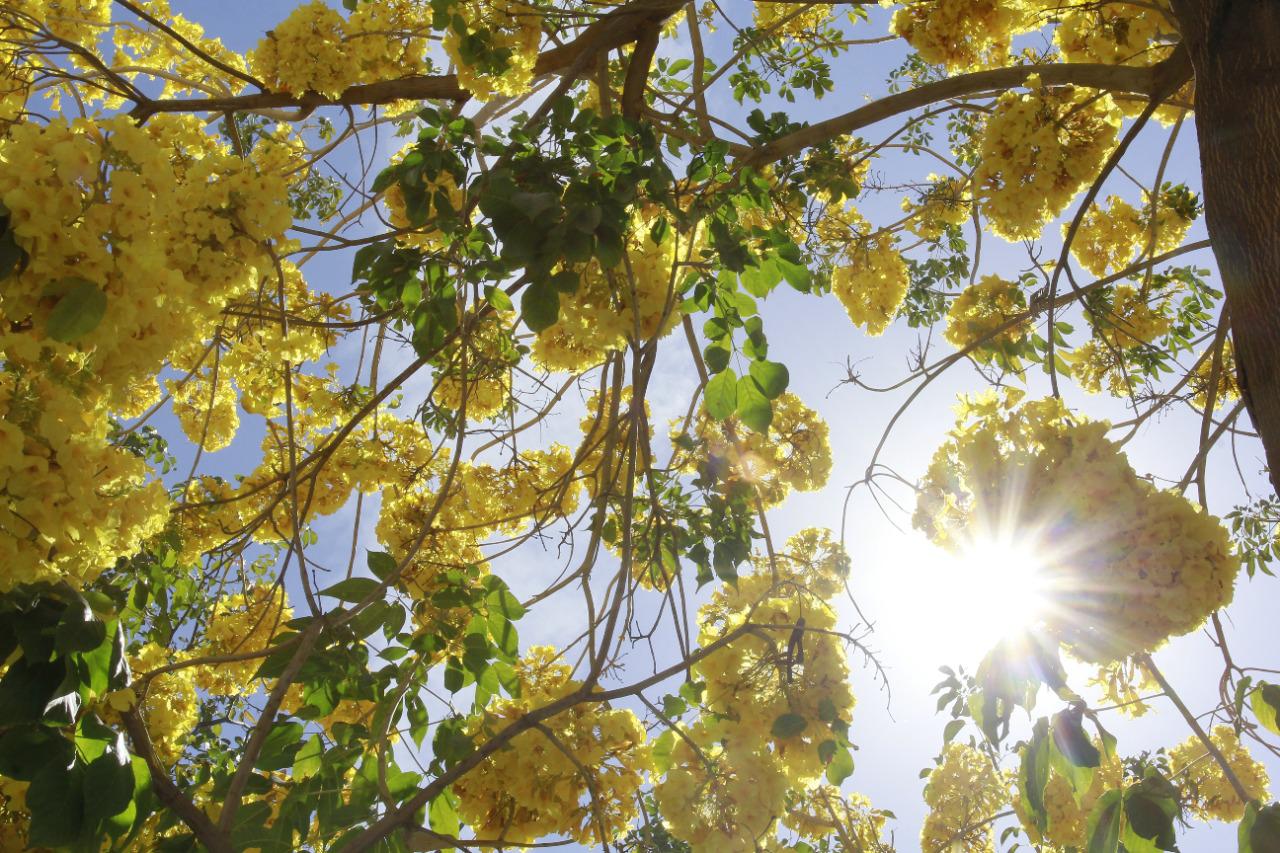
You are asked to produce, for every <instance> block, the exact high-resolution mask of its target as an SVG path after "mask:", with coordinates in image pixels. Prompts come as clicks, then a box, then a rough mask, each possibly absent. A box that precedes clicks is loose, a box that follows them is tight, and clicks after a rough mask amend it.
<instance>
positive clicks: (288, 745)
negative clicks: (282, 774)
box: [253, 722, 304, 770]
mask: <svg viewBox="0 0 1280 853" xmlns="http://www.w3.org/2000/svg"><path fill="white" fill-rule="evenodd" d="M303 731H304V730H303V725H302V723H298V722H287V723H276V724H275V726H273V727H272V729H271V731H270V732H269V733H268V734H267V739H266V741H265V742H264V743H263V745H262V752H260V753H258V760H257V761H255V762H254V764H253V766H254V767H256V768H257V769H259V770H283V769H284V768H286V767H290V766H292V765H293V761H294V756H296V755H297V754H298V752H299V751H300V750H301V748H302V735H303Z"/></svg>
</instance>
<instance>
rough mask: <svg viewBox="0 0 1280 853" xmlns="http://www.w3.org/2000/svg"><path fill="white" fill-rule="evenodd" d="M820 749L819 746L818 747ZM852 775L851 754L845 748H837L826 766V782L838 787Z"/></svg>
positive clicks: (847, 748)
mask: <svg viewBox="0 0 1280 853" xmlns="http://www.w3.org/2000/svg"><path fill="white" fill-rule="evenodd" d="M819 748H821V746H819ZM852 775H853V753H852V752H850V751H849V747H847V746H839V747H838V748H837V749H836V751H835V754H834V755H833V756H832V757H831V762H830V763H829V764H827V781H828V782H830V783H831V784H832V785H839V784H840V783H842V782H843V781H844V780H845V779H848V778H849V777H850V776H852Z"/></svg>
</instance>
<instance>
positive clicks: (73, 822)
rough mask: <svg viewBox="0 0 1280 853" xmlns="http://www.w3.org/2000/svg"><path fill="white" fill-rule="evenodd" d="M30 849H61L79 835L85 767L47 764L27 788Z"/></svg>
mask: <svg viewBox="0 0 1280 853" xmlns="http://www.w3.org/2000/svg"><path fill="white" fill-rule="evenodd" d="M27 811H28V812H30V813H31V824H30V826H29V827H28V829H27V842H28V843H29V844H30V845H31V846H32V847H40V846H44V847H62V846H64V845H68V844H70V843H71V842H73V841H75V840H76V838H78V837H79V836H80V830H81V827H82V825H83V823H84V766H83V765H79V764H78V765H76V766H75V767H73V768H71V769H67V768H66V767H65V766H62V765H58V764H50V765H47V766H46V767H45V768H44V769H43V770H41V771H40V772H39V773H38V774H36V778H35V779H32V780H31V787H29V788H27Z"/></svg>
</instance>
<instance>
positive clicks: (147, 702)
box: [129, 642, 200, 764]
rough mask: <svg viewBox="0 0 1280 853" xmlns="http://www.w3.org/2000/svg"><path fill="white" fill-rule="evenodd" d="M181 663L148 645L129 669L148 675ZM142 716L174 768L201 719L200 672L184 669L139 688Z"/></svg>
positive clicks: (135, 654)
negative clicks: (197, 690) (198, 684)
mask: <svg viewBox="0 0 1280 853" xmlns="http://www.w3.org/2000/svg"><path fill="white" fill-rule="evenodd" d="M177 662H178V661H177V660H174V659H172V658H171V652H170V651H169V650H168V649H166V648H165V647H164V646H161V645H159V644H158V643H155V642H148V643H146V644H145V645H143V646H142V647H141V648H139V649H138V650H137V651H136V652H133V653H132V654H130V655H129V669H130V670H131V671H133V672H135V673H147V672H150V671H151V670H155V669H159V668H160V667H162V666H166V665H169V664H172V663H177ZM134 690H135V691H136V693H137V694H138V696H139V702H138V713H139V714H140V715H141V716H142V721H143V722H144V723H145V724H146V727H147V734H149V735H150V736H151V743H152V746H154V747H155V751H156V755H157V756H158V757H159V758H160V760H161V761H163V762H165V763H166V764H172V763H174V762H175V761H177V760H178V757H179V756H180V755H182V748H183V744H184V742H185V741H186V739H187V738H188V737H190V736H191V733H192V730H193V729H194V728H195V725H196V721H197V720H198V718H199V712H200V698H199V695H198V694H197V693H196V669H195V668H194V667H183V668H180V669H175V670H173V671H172V672H164V673H161V674H160V675H157V676H155V677H154V678H150V679H148V680H147V681H146V683H145V686H142V687H140V686H135V687H134Z"/></svg>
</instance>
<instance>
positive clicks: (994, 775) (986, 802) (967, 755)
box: [920, 742, 1009, 853]
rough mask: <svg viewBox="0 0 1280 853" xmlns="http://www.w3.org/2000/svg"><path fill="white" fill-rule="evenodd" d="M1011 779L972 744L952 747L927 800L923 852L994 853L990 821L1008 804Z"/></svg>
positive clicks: (929, 786)
mask: <svg viewBox="0 0 1280 853" xmlns="http://www.w3.org/2000/svg"><path fill="white" fill-rule="evenodd" d="M1008 792H1009V780H1007V779H1005V778H1004V777H1003V776H1002V774H1001V773H1000V771H999V770H997V769H996V768H995V766H994V765H993V764H992V763H991V759H990V758H989V757H988V756H986V755H985V754H984V753H982V752H981V751H980V750H978V749H975V748H974V747H972V746H969V745H967V744H963V743H959V742H954V743H950V744H947V747H946V749H945V750H944V751H943V753H942V762H941V763H940V764H939V765H938V766H937V767H935V768H933V771H932V772H931V773H930V774H929V779H928V781H927V782H926V783H925V789H924V801H925V803H926V804H928V806H929V814H928V815H926V816H925V819H924V827H923V828H922V829H921V830H920V849H921V850H922V851H924V853H995V849H996V847H995V828H994V824H993V823H992V822H991V821H990V820H988V818H990V817H992V816H993V815H995V814H997V813H998V812H1000V811H1001V809H1003V808H1004V805H1005V803H1007V802H1008V801H1009V793H1008Z"/></svg>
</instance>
